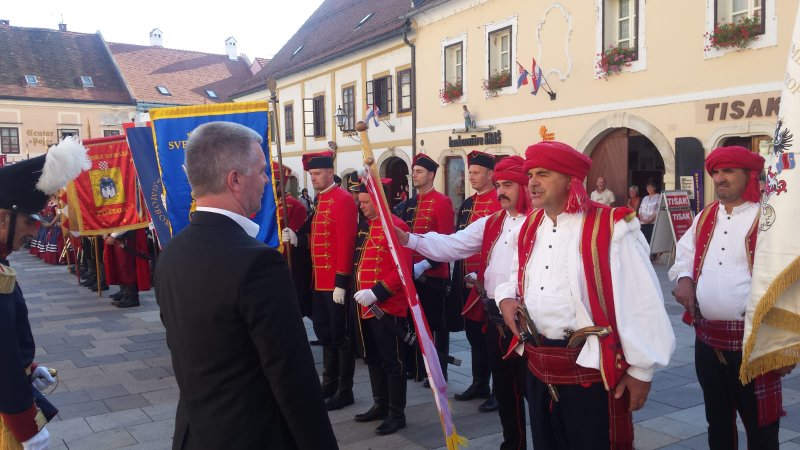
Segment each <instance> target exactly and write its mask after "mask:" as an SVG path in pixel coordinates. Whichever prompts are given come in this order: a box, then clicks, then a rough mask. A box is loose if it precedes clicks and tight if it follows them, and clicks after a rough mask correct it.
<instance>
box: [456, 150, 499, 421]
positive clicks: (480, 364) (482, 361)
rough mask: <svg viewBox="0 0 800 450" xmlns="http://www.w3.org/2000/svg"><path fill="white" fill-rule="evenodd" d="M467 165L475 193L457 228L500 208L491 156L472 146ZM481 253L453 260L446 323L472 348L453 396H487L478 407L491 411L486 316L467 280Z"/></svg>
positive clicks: (494, 403)
mask: <svg viewBox="0 0 800 450" xmlns="http://www.w3.org/2000/svg"><path fill="white" fill-rule="evenodd" d="M467 165H468V171H469V182H470V185H472V189H473V190H474V191H475V193H474V194H472V195H471V196H470V197H469V198H468V199H466V200H464V203H462V204H461V208H460V209H459V210H458V214H457V215H456V231H458V230H463V229H464V228H466V227H467V225H469V224H471V223H473V222H475V221H476V220H478V219H480V218H481V217H484V216H488V215H491V214H493V213H495V212H496V211H499V210H500V201H499V200H497V193H496V192H495V190H494V182H493V180H492V175H493V174H494V156H493V155H490V154H488V153H483V152H479V151H477V150H475V151H473V152H470V154H468V155H467ZM481 257H482V256H481V252H478V253H475V254H474V255H472V256H470V257H469V258H467V259H462V260H459V261H456V262H455V264H454V267H453V279H452V281H451V283H450V294H449V295H448V312H449V314H448V316H447V327H448V329H449V331H460V330H462V329H463V330H465V331H466V334H467V340H468V341H469V345H470V348H471V349H472V384H470V386H469V387H468V388H467V389H466V390H465V391H464V392H462V393H461V394H456V395H455V399H456V400H472V399H474V398H486V399H487V400H486V401H485V402H484V403H483V404H481V405H480V407H479V409H480V410H481V411H483V412H491V411H496V410H497V400H496V399H495V397H494V395H491V391H490V389H489V377H490V376H491V365H490V364H489V352H488V349H487V348H486V336H485V335H484V331H483V329H484V324H485V317H484V314H483V308H482V307H481V306H480V305H478V307H477V308H473V307H471V306H472V305H474V304H475V302H476V301H477V300H478V293H477V292H476V291H475V290H474V289H473V288H472V283H471V282H470V281H467V278H468V279H476V278H477V273H478V269H479V267H480V264H481Z"/></svg>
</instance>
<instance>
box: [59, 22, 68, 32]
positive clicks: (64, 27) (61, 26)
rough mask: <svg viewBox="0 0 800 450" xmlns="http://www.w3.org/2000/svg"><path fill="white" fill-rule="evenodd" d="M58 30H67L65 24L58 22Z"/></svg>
mask: <svg viewBox="0 0 800 450" xmlns="http://www.w3.org/2000/svg"><path fill="white" fill-rule="evenodd" d="M58 31H67V24H65V23H60V24H58Z"/></svg>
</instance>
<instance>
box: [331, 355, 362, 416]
mask: <svg viewBox="0 0 800 450" xmlns="http://www.w3.org/2000/svg"><path fill="white" fill-rule="evenodd" d="M336 354H337V357H338V359H339V389H338V390H337V391H336V393H335V394H333V397H331V398H329V399H328V401H327V402H325V407H326V408H327V409H328V411H334V410H337V409H342V408H344V407H345V406H349V405H352V404H353V403H355V399H354V398H353V372H355V370H356V359H355V355H353V351H352V350H351V349H350V343H349V342H348V341H347V340H343V341H341V342H339V343H338V344H337V345H336Z"/></svg>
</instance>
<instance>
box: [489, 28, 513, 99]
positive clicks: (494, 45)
mask: <svg viewBox="0 0 800 450" xmlns="http://www.w3.org/2000/svg"><path fill="white" fill-rule="evenodd" d="M488 44H489V45H488V46H489V76H490V77H493V76H498V75H501V74H505V73H509V74H510V73H511V44H512V42H511V26H508V27H505V28H501V29H499V30H497V31H493V32H491V33H489V43H488ZM511 78H512V77H505V78H504V83H503V87H506V86H511Z"/></svg>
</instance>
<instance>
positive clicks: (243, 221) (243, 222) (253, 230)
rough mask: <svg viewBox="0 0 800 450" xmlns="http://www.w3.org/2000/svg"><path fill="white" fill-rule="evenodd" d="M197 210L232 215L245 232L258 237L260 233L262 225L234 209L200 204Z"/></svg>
mask: <svg viewBox="0 0 800 450" xmlns="http://www.w3.org/2000/svg"><path fill="white" fill-rule="evenodd" d="M195 211H204V212H210V213H215V214H222V215H223V216H226V217H230V218H231V219H233V221H234V222H236V223H238V224H239V226H240V227H242V229H243V230H244V232H245V233H247V234H248V236H250V237H252V238H254V237H256V235H258V230H260V229H261V226H260V225H258V224H257V223H255V222H253V221H252V220H250V219H248V218H247V217H245V216H243V215H241V214H236V213H235V212H233V211H228V210H227V209H220V208H211V207H208V206H198V207H197V209H195Z"/></svg>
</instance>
